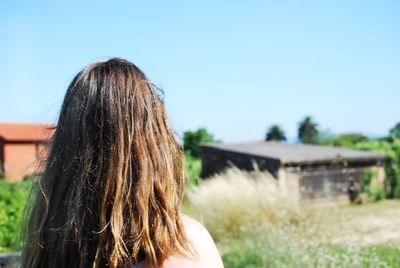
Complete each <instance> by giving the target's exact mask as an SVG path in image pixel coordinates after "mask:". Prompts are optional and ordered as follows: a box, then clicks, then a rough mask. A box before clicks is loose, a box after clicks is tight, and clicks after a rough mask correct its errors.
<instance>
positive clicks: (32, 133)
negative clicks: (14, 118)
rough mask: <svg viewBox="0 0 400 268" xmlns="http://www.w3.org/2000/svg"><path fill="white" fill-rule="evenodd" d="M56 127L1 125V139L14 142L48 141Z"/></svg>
mask: <svg viewBox="0 0 400 268" xmlns="http://www.w3.org/2000/svg"><path fill="white" fill-rule="evenodd" d="M53 133H54V125H51V124H34V123H0V138H2V139H3V140H6V141H13V142H21V141H22V142H31V141H32V142H33V141H39V142H41V141H47V140H49V139H50V137H51V136H52V134H53Z"/></svg>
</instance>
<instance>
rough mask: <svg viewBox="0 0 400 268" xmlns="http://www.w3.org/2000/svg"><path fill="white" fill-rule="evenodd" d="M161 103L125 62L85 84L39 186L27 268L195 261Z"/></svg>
mask: <svg viewBox="0 0 400 268" xmlns="http://www.w3.org/2000/svg"><path fill="white" fill-rule="evenodd" d="M157 93H158V92H157V89H156V88H155V87H154V86H153V84H152V83H151V82H150V81H149V80H148V79H147V77H146V76H145V74H144V73H143V72H142V71H141V70H140V69H139V68H138V67H136V66H135V65H134V64H132V63H131V62H129V61H126V60H123V59H110V60H108V61H105V62H98V63H95V64H92V65H90V66H88V67H86V68H85V69H84V70H82V71H81V72H79V73H78V74H77V75H76V76H75V78H74V79H73V81H72V82H71V84H70V85H69V87H68V90H67V93H66V95H65V98H64V102H63V104H62V109H61V113H60V117H59V120H58V123H57V126H56V131H55V133H54V136H53V138H52V141H51V147H50V151H49V155H48V158H47V161H46V165H45V169H44V173H43V175H42V176H41V177H40V178H39V179H38V181H37V182H36V183H35V185H34V192H33V193H34V194H33V197H34V200H33V202H32V208H31V209H30V210H29V211H28V214H27V215H28V220H27V222H28V223H27V227H26V238H25V246H24V249H23V252H22V262H21V263H22V267H29V268H32V267H57V268H62V267H132V265H133V264H134V263H137V262H140V261H145V262H147V263H149V264H152V265H162V263H163V261H164V260H165V259H166V258H167V257H168V256H171V255H182V254H183V255H186V254H188V252H190V249H189V248H190V247H189V244H188V241H187V238H186V236H185V232H184V229H183V226H182V223H181V218H180V205H181V202H182V199H183V194H184V193H183V191H184V184H185V178H186V175H185V171H184V158H183V154H182V150H181V147H180V146H179V144H177V142H176V140H175V139H174V136H173V132H172V130H171V128H170V126H169V124H168V121H167V117H166V112H165V107H164V104H163V101H162V100H161V99H160V96H159V95H158V94H157Z"/></svg>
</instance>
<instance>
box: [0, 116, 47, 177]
mask: <svg viewBox="0 0 400 268" xmlns="http://www.w3.org/2000/svg"><path fill="white" fill-rule="evenodd" d="M53 133H54V126H53V125H51V124H33V123H0V168H1V171H2V173H3V174H4V177H5V178H6V179H9V180H20V179H23V178H24V177H25V176H28V175H32V174H37V173H40V170H41V166H40V163H41V160H42V159H44V158H45V157H46V153H47V144H48V142H49V140H50V138H51V136H52V135H53Z"/></svg>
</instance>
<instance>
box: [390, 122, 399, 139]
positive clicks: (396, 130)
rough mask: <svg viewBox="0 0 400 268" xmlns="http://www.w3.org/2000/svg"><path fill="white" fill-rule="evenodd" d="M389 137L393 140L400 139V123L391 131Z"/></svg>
mask: <svg viewBox="0 0 400 268" xmlns="http://www.w3.org/2000/svg"><path fill="white" fill-rule="evenodd" d="M389 135H390V137H392V138H400V122H399V123H397V124H396V125H395V126H394V127H392V128H391V129H390V132H389Z"/></svg>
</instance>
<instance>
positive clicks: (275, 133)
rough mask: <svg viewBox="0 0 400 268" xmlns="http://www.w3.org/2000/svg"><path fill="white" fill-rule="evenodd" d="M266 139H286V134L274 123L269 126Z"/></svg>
mask: <svg viewBox="0 0 400 268" xmlns="http://www.w3.org/2000/svg"><path fill="white" fill-rule="evenodd" d="M265 140H266V141H286V135H285V132H284V131H283V130H282V128H281V127H280V126H279V125H272V126H270V127H269V128H268V131H267V134H266V135H265Z"/></svg>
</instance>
